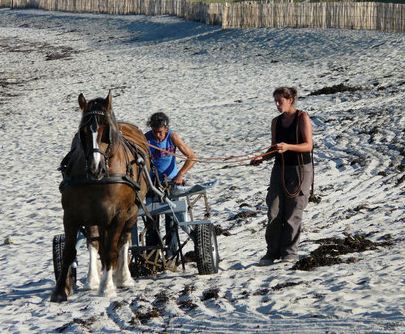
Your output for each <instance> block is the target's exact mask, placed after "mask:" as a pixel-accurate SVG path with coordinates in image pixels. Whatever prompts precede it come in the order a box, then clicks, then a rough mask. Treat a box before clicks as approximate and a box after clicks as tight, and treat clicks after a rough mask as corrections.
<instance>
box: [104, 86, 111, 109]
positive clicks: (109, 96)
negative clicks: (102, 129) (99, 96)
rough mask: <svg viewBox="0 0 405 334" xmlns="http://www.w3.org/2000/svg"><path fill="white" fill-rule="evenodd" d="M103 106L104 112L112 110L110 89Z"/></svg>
mask: <svg viewBox="0 0 405 334" xmlns="http://www.w3.org/2000/svg"><path fill="white" fill-rule="evenodd" d="M105 106H106V110H112V94H111V89H110V90H109V91H108V95H107V97H106V98H105Z"/></svg>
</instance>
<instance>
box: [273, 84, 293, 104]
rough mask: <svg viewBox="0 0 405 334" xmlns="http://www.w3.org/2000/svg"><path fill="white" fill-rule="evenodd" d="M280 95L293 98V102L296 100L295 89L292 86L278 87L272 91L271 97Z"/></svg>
mask: <svg viewBox="0 0 405 334" xmlns="http://www.w3.org/2000/svg"><path fill="white" fill-rule="evenodd" d="M277 96H282V97H284V98H285V99H293V102H295V101H296V100H297V89H296V88H294V87H278V88H276V89H275V90H274V92H273V97H274V98H276V97H277Z"/></svg>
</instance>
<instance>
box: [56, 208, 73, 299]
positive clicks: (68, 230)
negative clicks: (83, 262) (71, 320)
mask: <svg viewBox="0 0 405 334" xmlns="http://www.w3.org/2000/svg"><path fill="white" fill-rule="evenodd" d="M70 222H71V220H69V219H67V218H66V216H64V218H63V224H64V227H65V248H64V250H63V260H62V270H61V273H60V276H59V278H58V281H57V283H56V286H55V289H54V290H53V292H52V296H51V302H57V303H60V302H63V301H66V300H67V297H68V296H70V295H71V294H72V293H73V282H72V279H71V277H70V275H69V271H70V270H71V268H70V265H71V264H72V262H73V260H74V259H75V258H76V239H77V228H76V227H75V226H72V224H70Z"/></svg>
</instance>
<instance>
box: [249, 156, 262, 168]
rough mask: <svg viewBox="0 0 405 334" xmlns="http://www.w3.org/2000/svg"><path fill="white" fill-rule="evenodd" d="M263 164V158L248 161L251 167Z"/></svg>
mask: <svg viewBox="0 0 405 334" xmlns="http://www.w3.org/2000/svg"><path fill="white" fill-rule="evenodd" d="M262 162H263V157H256V158H253V159H252V160H250V165H251V166H259V165H260V164H261V163H262Z"/></svg>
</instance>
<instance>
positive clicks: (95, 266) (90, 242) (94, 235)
mask: <svg viewBox="0 0 405 334" xmlns="http://www.w3.org/2000/svg"><path fill="white" fill-rule="evenodd" d="M86 231H87V249H88V251H89V271H88V273H87V280H86V284H85V286H84V287H85V289H87V290H97V289H98V288H99V286H100V267H101V263H100V259H99V254H98V253H99V247H100V240H99V239H100V234H99V231H98V226H90V227H88V228H87V229H86Z"/></svg>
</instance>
